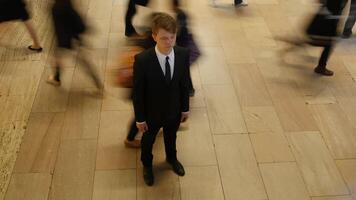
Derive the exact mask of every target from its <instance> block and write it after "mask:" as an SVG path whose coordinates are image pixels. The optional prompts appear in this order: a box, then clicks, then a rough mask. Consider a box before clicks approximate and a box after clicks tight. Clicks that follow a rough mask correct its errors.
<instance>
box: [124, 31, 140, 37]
mask: <svg viewBox="0 0 356 200" xmlns="http://www.w3.org/2000/svg"><path fill="white" fill-rule="evenodd" d="M125 36H126V37H140V35H139V34H138V33H137V32H136V31H134V32H125Z"/></svg>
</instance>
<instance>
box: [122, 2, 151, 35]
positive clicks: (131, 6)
mask: <svg viewBox="0 0 356 200" xmlns="http://www.w3.org/2000/svg"><path fill="white" fill-rule="evenodd" d="M148 2H149V0H129V3H128V5H127V10H126V15H125V35H126V36H127V37H132V36H138V33H137V32H136V30H135V28H134V27H133V25H132V19H133V17H134V16H135V14H136V5H141V6H147V4H148Z"/></svg>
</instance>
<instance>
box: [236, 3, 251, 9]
mask: <svg viewBox="0 0 356 200" xmlns="http://www.w3.org/2000/svg"><path fill="white" fill-rule="evenodd" d="M234 6H235V8H238V7H242V6H248V3H247V2H241V3H238V4H236V3H235V4H234Z"/></svg>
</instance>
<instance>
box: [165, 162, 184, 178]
mask: <svg viewBox="0 0 356 200" xmlns="http://www.w3.org/2000/svg"><path fill="white" fill-rule="evenodd" d="M167 162H168V163H169V164H170V165H171V166H172V169H173V171H174V173H176V174H177V175H178V176H184V175H185V171H184V167H183V165H182V163H180V162H179V161H178V160H173V161H169V160H167Z"/></svg>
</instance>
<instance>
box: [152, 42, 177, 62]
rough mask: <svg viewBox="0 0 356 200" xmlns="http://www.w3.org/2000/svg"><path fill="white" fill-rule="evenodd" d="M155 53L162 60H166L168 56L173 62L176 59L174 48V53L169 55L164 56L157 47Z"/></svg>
mask: <svg viewBox="0 0 356 200" xmlns="http://www.w3.org/2000/svg"><path fill="white" fill-rule="evenodd" d="M155 51H156V54H157V56H158V58H161V59H162V60H165V59H166V57H167V56H168V57H169V60H173V58H174V48H172V51H171V52H169V54H168V55H164V54H163V53H161V52H160V51H159V50H158V47H157V45H156V46H155Z"/></svg>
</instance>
